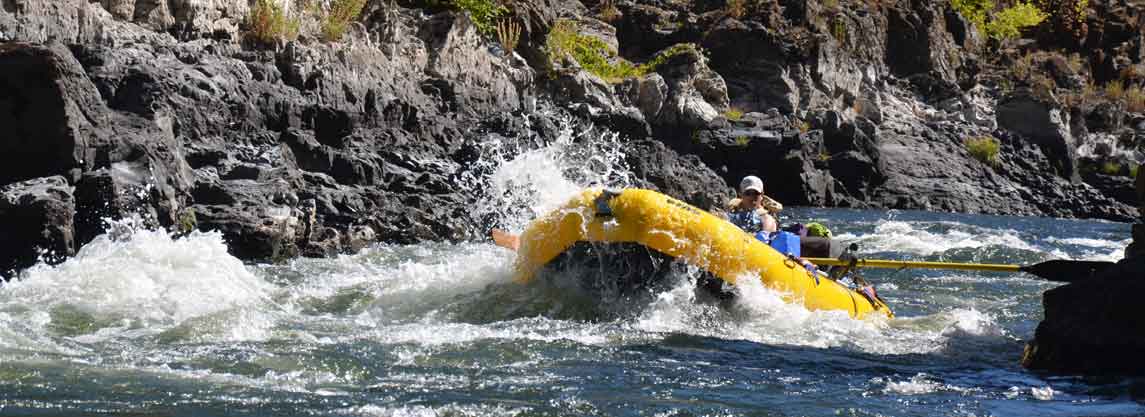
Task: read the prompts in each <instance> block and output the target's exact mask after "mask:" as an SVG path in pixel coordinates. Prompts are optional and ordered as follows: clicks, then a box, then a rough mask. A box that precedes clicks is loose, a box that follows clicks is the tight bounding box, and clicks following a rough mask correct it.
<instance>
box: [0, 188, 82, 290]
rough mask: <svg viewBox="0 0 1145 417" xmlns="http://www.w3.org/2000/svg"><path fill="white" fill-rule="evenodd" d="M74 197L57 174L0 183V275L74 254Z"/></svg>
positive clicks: (58, 260) (7, 276)
mask: <svg viewBox="0 0 1145 417" xmlns="http://www.w3.org/2000/svg"><path fill="white" fill-rule="evenodd" d="M74 217H75V199H74V198H73V197H72V188H71V187H70V186H69V185H68V183H67V180H66V179H64V178H63V177H61V176H53V177H45V178H36V179H31V180H27V181H22V182H17V183H13V184H8V185H6V186H4V187H0V277H4V278H10V277H12V276H13V275H14V274H15V273H16V271H18V270H20V269H23V268H26V267H28V266H31V265H33V264H35V263H36V262H41V261H42V262H47V263H49V264H54V263H58V262H62V261H63V260H64V259H65V258H67V257H69V256H72V255H74V254H75V250H76V244H75V233H74V230H73V228H72V224H73V223H72V222H73V219H74Z"/></svg>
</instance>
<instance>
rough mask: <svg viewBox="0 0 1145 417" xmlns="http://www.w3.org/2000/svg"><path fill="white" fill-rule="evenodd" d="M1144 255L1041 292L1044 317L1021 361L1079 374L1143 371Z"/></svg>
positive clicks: (1034, 366) (1140, 373) (1133, 372)
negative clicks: (1088, 276)
mask: <svg viewBox="0 0 1145 417" xmlns="http://www.w3.org/2000/svg"><path fill="white" fill-rule="evenodd" d="M1143 276H1145V257H1133V258H1126V259H1124V260H1122V261H1120V262H1118V263H1117V264H1116V265H1114V266H1113V267H1111V268H1110V269H1108V270H1106V271H1105V272H1104V273H1102V274H1100V275H1098V276H1095V277H1092V278H1089V279H1080V280H1079V281H1078V282H1073V283H1070V284H1068V285H1063V286H1061V287H1057V288H1054V289H1051V290H1049V291H1046V292H1045V294H1043V296H1042V298H1043V305H1044V307H1045V318H1044V319H1043V320H1042V322H1041V323H1039V324H1038V328H1037V330H1036V331H1035V333H1034V339H1033V340H1032V341H1030V342H1029V343H1028V344H1027V345H1026V351H1025V353H1024V354H1023V357H1022V365H1023V366H1025V367H1027V368H1030V369H1035V370H1042V371H1051V372H1056V373H1068V374H1084V375H1111V374H1112V375H1145V357H1142V356H1141V355H1140V352H1142V351H1145V322H1143V321H1142V320H1139V319H1138V318H1139V317H1141V315H1142V314H1145V311H1143V310H1142V304H1141V302H1140V299H1139V298H1140V294H1141V293H1142V292H1143V291H1145V280H1142V279H1141V277H1143Z"/></svg>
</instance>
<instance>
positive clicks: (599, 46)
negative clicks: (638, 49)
mask: <svg viewBox="0 0 1145 417" xmlns="http://www.w3.org/2000/svg"><path fill="white" fill-rule="evenodd" d="M697 48H698V47H697V46H696V45H694V44H690V43H682V44H676V45H673V46H672V47H670V48H668V49H665V50H663V51H661V52H660V53H657V54H656V56H655V57H653V58H652V60H650V61H648V62H647V63H644V64H643V65H635V64H633V63H631V62H628V61H627V60H625V59H624V58H621V57H619V56H618V55H617V53H616V50H614V49H612V47H611V46H609V45H608V44H606V43H604V41H602V40H600V39H598V38H596V37H593V36H589V35H584V34H581V33H580V32H578V26H577V24H576V22H574V21H571V20H567V19H561V20H558V21H557V22H556V23H555V24H553V28H552V30H550V31H549V37H548V39H547V40H546V41H545V49H546V50H547V52H548V55H549V62H552V63H557V62H560V61H561V60H563V59H565V58H566V57H572V59H574V60H576V62H577V64H580V66H581V68H584V69H585V71H588V72H590V73H593V74H595V75H596V76H598V77H600V78H601V79H603V80H605V81H608V82H620V81H622V80H624V79H626V78H630V77H639V76H641V75H644V74H647V73H649V72H652V71H655V70H656V68H658V67H659V66H660V65H663V64H664V63H666V62H668V59H670V58H671V57H673V56H675V55H679V54H681V53H683V52H685V51H688V50H697Z"/></svg>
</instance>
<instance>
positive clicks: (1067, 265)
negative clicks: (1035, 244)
mask: <svg viewBox="0 0 1145 417" xmlns="http://www.w3.org/2000/svg"><path fill="white" fill-rule="evenodd" d="M1111 266H1113V262H1103V261H1070V260H1065V259H1054V260H1051V261H1045V262H1042V263H1038V264H1034V265H1027V266H1023V267H1022V269H1021V271H1022V272H1026V273H1029V274H1032V275H1037V276H1039V277H1042V278H1045V279H1047V280H1050V281H1058V282H1076V281H1083V280H1086V279H1089V278H1092V277H1093V276H1094V275H1096V274H1098V273H1100V272H1101V271H1104V270H1105V269H1106V268H1109V267H1111Z"/></svg>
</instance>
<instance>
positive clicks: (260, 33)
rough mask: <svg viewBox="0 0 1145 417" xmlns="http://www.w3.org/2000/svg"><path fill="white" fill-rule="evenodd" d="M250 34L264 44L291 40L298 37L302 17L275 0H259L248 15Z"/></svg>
mask: <svg viewBox="0 0 1145 417" xmlns="http://www.w3.org/2000/svg"><path fill="white" fill-rule="evenodd" d="M247 23H248V25H249V26H250V35H251V37H253V38H254V39H255V40H257V41H259V42H262V43H264V44H273V43H276V42H279V41H290V40H294V38H296V37H298V28H299V26H300V24H301V19H300V18H299V16H298V15H297V14H291V13H288V12H287V11H286V9H285V8H284V7H283V6H282V5H281V4H279V3H278V1H275V0H258V2H257V3H255V5H254V7H252V8H251V11H250V16H249V17H248V22H247Z"/></svg>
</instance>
